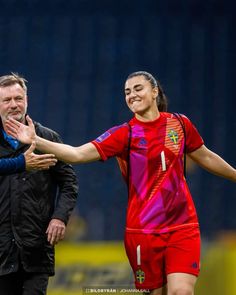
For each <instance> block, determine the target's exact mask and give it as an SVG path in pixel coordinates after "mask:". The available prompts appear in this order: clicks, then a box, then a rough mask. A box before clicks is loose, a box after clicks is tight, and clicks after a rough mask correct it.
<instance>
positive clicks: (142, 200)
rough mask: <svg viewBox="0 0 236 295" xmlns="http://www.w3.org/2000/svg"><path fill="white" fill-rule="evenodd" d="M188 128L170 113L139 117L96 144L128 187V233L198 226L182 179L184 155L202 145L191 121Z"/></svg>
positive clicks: (108, 133) (186, 123)
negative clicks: (113, 160) (151, 118)
mask: <svg viewBox="0 0 236 295" xmlns="http://www.w3.org/2000/svg"><path fill="white" fill-rule="evenodd" d="M181 117H182V120H183V123H184V127H185V136H184V131H183V126H182V125H181V123H180V121H179V120H178V119H177V118H176V117H175V116H174V115H173V114H171V113H163V112H162V113H160V117H159V118H158V119H157V120H155V121H151V122H141V121H139V120H137V119H136V118H135V117H134V118H132V119H131V120H130V122H129V123H128V124H127V123H125V124H123V125H120V126H116V127H113V128H111V129H109V130H108V131H106V132H105V133H103V134H102V135H101V136H99V137H98V138H97V139H96V140H94V141H92V143H93V144H94V145H95V146H96V148H97V150H98V152H99V154H100V156H101V158H102V160H107V159H108V158H110V157H114V156H116V157H117V160H118V163H119V166H120V169H121V172H122V175H123V177H124V179H125V181H126V183H127V185H128V196H129V199H128V207H127V220H126V230H127V231H129V232H138V233H140V232H143V233H162V232H168V231H172V230H175V229H178V228H180V227H183V226H193V225H195V226H197V225H198V218H197V214H196V210H195V206H194V203H193V200H192V197H191V194H190V191H189V189H188V185H187V183H186V180H185V177H184V168H183V167H184V165H183V154H184V145H186V152H187V153H191V152H193V151H194V150H196V149H198V148H199V147H200V146H201V145H203V140H202V138H201V136H200V135H199V133H198V131H197V129H196V128H195V127H194V125H193V124H192V123H191V122H190V120H189V119H188V118H187V117H185V116H183V115H181Z"/></svg>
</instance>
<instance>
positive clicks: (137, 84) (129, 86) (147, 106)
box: [125, 75, 159, 121]
mask: <svg viewBox="0 0 236 295" xmlns="http://www.w3.org/2000/svg"><path fill="white" fill-rule="evenodd" d="M157 95H158V88H157V87H155V88H153V87H152V85H151V83H150V82H149V81H148V80H147V79H146V78H145V77H144V76H142V75H140V76H135V77H132V78H130V79H128V80H127V81H126V83H125V100H126V103H127V105H128V107H129V109H130V110H131V111H132V112H133V113H134V114H135V117H137V119H139V120H141V121H143V120H145V121H146V120H154V119H155V118H156V117H158V115H159V111H158V108H157V102H156V98H157Z"/></svg>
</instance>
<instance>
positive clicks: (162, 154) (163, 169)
mask: <svg viewBox="0 0 236 295" xmlns="http://www.w3.org/2000/svg"><path fill="white" fill-rule="evenodd" d="M161 165H162V171H166V157H165V152H164V151H162V152H161Z"/></svg>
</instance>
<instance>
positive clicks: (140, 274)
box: [135, 269, 145, 284]
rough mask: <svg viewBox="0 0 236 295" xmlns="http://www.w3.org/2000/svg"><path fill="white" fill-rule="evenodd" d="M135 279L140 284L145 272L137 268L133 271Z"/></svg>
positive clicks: (143, 279)
mask: <svg viewBox="0 0 236 295" xmlns="http://www.w3.org/2000/svg"><path fill="white" fill-rule="evenodd" d="M135 277H136V281H137V282H139V284H142V283H143V282H144V281H145V272H144V271H142V270H141V269H138V270H137V271H136V273H135Z"/></svg>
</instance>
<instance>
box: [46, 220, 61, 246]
mask: <svg viewBox="0 0 236 295" xmlns="http://www.w3.org/2000/svg"><path fill="white" fill-rule="evenodd" d="M65 231H66V225H65V223H64V222H63V221H61V220H60V219H52V220H51V221H50V223H49V225H48V228H47V231H46V234H47V236H48V242H49V243H50V244H51V245H56V244H57V243H58V242H59V241H60V240H62V239H64V236H65Z"/></svg>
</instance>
